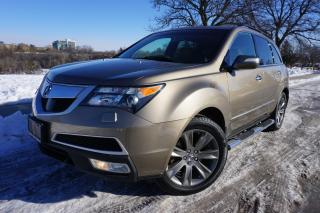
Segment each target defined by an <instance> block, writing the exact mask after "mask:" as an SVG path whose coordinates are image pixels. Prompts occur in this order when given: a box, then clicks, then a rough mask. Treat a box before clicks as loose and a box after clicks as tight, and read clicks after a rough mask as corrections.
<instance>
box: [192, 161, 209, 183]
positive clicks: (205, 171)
mask: <svg viewBox="0 0 320 213" xmlns="http://www.w3.org/2000/svg"><path fill="white" fill-rule="evenodd" d="M194 165H195V167H196V169H197V170H198V171H199V173H200V174H201V176H202V177H203V178H204V179H206V178H207V177H209V175H210V174H211V171H210V169H208V168H207V167H206V166H205V165H203V164H202V163H201V162H200V161H196V162H195V163H194Z"/></svg>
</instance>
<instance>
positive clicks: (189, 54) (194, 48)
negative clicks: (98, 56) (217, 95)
mask: <svg viewBox="0 0 320 213" xmlns="http://www.w3.org/2000/svg"><path fill="white" fill-rule="evenodd" d="M227 32H228V31H227V30H222V29H219V30H217V29H210V30H187V31H186V30H185V31H169V32H164V33H156V34H152V35H151V36H148V37H146V38H144V39H142V40H141V41H139V42H137V43H136V44H134V45H133V46H131V47H130V48H128V49H127V50H125V51H124V52H123V53H121V54H120V55H119V56H118V57H119V58H132V59H146V60H156V61H166V62H175V63H187V64H202V63H207V62H210V61H212V60H213V59H214V58H215V57H216V55H217V54H218V52H219V51H220V48H221V46H222V45H223V43H224V41H225V39H226V37H227Z"/></svg>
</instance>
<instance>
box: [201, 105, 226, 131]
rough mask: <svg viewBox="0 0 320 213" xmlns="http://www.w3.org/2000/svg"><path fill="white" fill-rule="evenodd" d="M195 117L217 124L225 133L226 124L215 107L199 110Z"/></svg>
mask: <svg viewBox="0 0 320 213" xmlns="http://www.w3.org/2000/svg"><path fill="white" fill-rule="evenodd" d="M196 116H205V117H207V118H209V119H210V120H212V121H214V122H215V123H217V124H218V125H219V126H220V127H221V129H222V130H223V131H224V132H226V122H225V118H224V116H223V113H222V112H221V110H219V109H218V108H216V107H207V108H205V109H203V110H201V111H200V112H199V113H198V114H197V115H196Z"/></svg>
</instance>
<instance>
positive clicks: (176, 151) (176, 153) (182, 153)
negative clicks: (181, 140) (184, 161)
mask: <svg viewBox="0 0 320 213" xmlns="http://www.w3.org/2000/svg"><path fill="white" fill-rule="evenodd" d="M186 153H187V152H186V151H184V150H182V149H180V148H179V147H174V149H173V151H172V154H171V156H172V157H180V158H182V157H183V156H185V155H186Z"/></svg>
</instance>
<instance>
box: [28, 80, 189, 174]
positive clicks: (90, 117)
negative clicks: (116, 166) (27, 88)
mask: <svg viewBox="0 0 320 213" xmlns="http://www.w3.org/2000/svg"><path fill="white" fill-rule="evenodd" d="M43 84H44V85H43V86H41V87H40V89H39V91H38V92H37V94H36V97H35V98H34V100H33V104H32V107H33V116H34V117H36V118H37V119H39V120H40V121H43V122H45V123H47V134H46V135H47V139H46V141H45V142H44V143H41V144H40V146H41V149H42V150H43V151H44V153H46V154H50V153H51V155H55V157H56V158H57V157H59V153H60V155H61V154H62V157H63V158H65V159H64V160H66V161H69V162H71V163H73V164H74V165H75V166H76V167H78V168H80V169H82V170H85V171H88V172H91V173H95V174H102V175H107V176H114V175H117V176H119V174H113V173H112V174H111V173H109V172H103V171H99V170H97V169H93V168H92V166H91V164H90V162H89V159H88V158H90V157H92V158H94V159H98V160H99V159H100V160H104V161H111V162H119V163H122V162H123V163H126V164H128V166H129V167H130V170H131V173H130V174H128V175H124V174H121V175H120V176H127V178H131V179H133V180H138V179H141V178H146V177H154V176H159V175H162V174H163V172H164V171H165V169H166V165H167V163H168V160H169V158H170V155H171V152H172V149H173V147H174V146H175V144H176V142H177V140H178V138H179V136H180V134H181V133H182V131H183V129H184V128H185V126H186V125H187V123H188V121H189V119H181V120H176V121H169V122H162V123H152V122H150V121H148V120H145V119H144V118H142V117H140V116H139V115H138V114H132V113H130V112H127V111H125V110H122V109H118V108H108V107H93V106H83V105H81V102H82V101H83V100H84V99H85V98H86V97H87V96H88V94H90V92H91V91H92V90H93V89H94V87H92V86H74V85H59V84H52V83H50V82H44V83H43ZM45 84H52V86H51V88H50V91H49V92H50V93H49V95H48V94H46V92H48V91H46V90H45V89H43V88H49V87H48V86H46V85H45ZM70 87H71V89H70ZM66 91H67V92H66ZM44 96H49V98H50V97H51V98H55V97H58V98H61V97H65V98H74V100H75V101H74V102H73V103H72V104H71V105H70V107H68V108H67V109H65V110H64V111H61V112H47V111H46V110H45V109H44V107H43V102H42V97H44ZM155 113H157V112H155ZM59 134H64V135H77V136H80V137H81V136H85V137H99V138H112V139H115V140H117V141H118V142H119V143H120V146H121V148H122V151H121V152H114V150H113V151H111V152H108V151H107V152H105V150H103V152H101V150H99V149H100V148H101V149H103V148H105V147H101V144H100V145H99V146H100V148H97V146H96V148H94V149H92V148H90V147H89V149H88V143H87V144H86V149H83V147H82V146H81V144H80V145H79V143H78V142H79V141H80V142H81V141H82V139H81V138H80V139H79V138H78V139H77V140H78V141H74V142H75V143H77V145H76V146H74V144H73V146H70V144H66V143H57V140H56V136H57V135H59ZM84 140H85V138H84ZM107 143H108V142H105V143H104V144H103V143H102V146H104V145H105V146H107V145H108V144H107ZM89 145H90V144H89ZM99 146H98V147H99ZM54 153H55V154H54ZM63 153H64V154H63ZM60 157H61V156H60Z"/></svg>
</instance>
